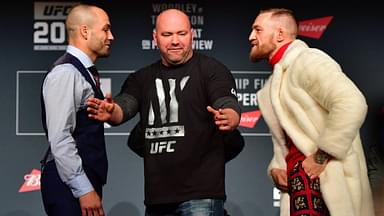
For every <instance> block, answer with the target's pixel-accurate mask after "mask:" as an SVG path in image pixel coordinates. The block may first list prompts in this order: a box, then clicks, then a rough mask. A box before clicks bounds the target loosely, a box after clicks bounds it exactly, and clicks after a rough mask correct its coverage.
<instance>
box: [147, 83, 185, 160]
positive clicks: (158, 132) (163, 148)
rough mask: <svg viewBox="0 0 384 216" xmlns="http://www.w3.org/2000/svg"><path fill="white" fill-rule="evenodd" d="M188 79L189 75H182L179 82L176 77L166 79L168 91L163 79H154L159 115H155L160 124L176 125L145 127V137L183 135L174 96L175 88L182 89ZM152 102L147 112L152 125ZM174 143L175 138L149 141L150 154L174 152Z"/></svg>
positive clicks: (153, 121) (154, 117)
mask: <svg viewBox="0 0 384 216" xmlns="http://www.w3.org/2000/svg"><path fill="white" fill-rule="evenodd" d="M188 80H189V76H186V77H183V78H182V79H181V81H180V83H176V79H168V80H166V81H167V82H168V85H169V91H168V92H166V91H165V88H164V85H163V81H162V80H161V79H159V78H156V80H155V86H156V96H157V97H156V98H157V100H158V101H157V102H158V104H159V107H158V108H159V111H160V116H157V118H159V120H160V121H161V124H162V125H165V124H167V123H176V125H172V126H164V127H152V128H146V129H145V138H146V139H158V138H172V137H183V136H184V134H185V132H184V125H177V123H178V122H179V102H178V101H177V98H176V88H180V92H181V91H183V89H184V87H185V85H186V84H187V82H188ZM177 84H178V85H177ZM166 94H168V96H169V98H170V100H169V104H168V106H167V104H166V103H167V101H166V100H165V99H166ZM153 104H154V103H153V102H151V104H150V108H149V112H148V125H149V126H154V124H155V119H156V116H155V112H154V108H153ZM167 107H169V108H167ZM175 144H176V141H175V140H168V141H160V142H159V141H155V142H151V149H150V154H161V153H165V152H167V153H171V152H174V151H175V149H174V145H175Z"/></svg>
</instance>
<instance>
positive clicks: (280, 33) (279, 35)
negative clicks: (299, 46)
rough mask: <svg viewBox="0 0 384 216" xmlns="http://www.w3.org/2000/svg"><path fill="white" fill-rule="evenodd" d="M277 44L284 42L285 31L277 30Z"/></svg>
mask: <svg viewBox="0 0 384 216" xmlns="http://www.w3.org/2000/svg"><path fill="white" fill-rule="evenodd" d="M276 40H277V42H279V43H280V42H282V41H284V30H283V29H282V28H278V29H277V37H276Z"/></svg>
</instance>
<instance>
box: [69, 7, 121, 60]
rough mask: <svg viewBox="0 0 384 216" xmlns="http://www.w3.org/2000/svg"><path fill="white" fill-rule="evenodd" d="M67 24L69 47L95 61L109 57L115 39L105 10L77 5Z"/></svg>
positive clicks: (71, 12)
mask: <svg viewBox="0 0 384 216" xmlns="http://www.w3.org/2000/svg"><path fill="white" fill-rule="evenodd" d="M65 24H66V28H67V34H68V44H69V45H71V46H74V47H76V48H78V49H80V50H81V51H83V52H84V53H85V54H87V55H88V56H89V57H90V58H91V60H93V61H95V60H96V59H97V58H98V57H106V56H108V55H109V50H110V46H111V42H112V40H113V39H114V38H113V35H112V32H111V23H110V21H109V17H108V14H107V13H106V12H105V11H104V10H103V9H101V8H99V7H96V6H92V5H84V4H80V5H77V6H75V7H73V8H72V10H71V11H70V13H69V14H68V16H67V20H66V23H65Z"/></svg>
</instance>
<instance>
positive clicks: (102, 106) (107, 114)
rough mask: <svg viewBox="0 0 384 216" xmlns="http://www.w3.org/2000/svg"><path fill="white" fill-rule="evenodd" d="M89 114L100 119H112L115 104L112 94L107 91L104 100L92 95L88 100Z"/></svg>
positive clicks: (104, 120)
mask: <svg viewBox="0 0 384 216" xmlns="http://www.w3.org/2000/svg"><path fill="white" fill-rule="evenodd" d="M87 106H88V107H87V111H88V113H89V114H88V116H89V117H90V118H92V119H96V120H99V121H103V122H106V121H110V120H111V118H112V112H113V110H114V108H115V104H114V103H113V100H112V94H111V93H107V94H106V96H105V99H104V100H100V99H98V98H94V97H91V98H89V99H88V100H87Z"/></svg>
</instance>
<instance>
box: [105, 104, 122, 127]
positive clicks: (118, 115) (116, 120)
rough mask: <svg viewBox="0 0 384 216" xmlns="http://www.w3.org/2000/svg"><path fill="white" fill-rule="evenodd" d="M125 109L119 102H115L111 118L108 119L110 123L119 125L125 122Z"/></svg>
mask: <svg viewBox="0 0 384 216" xmlns="http://www.w3.org/2000/svg"><path fill="white" fill-rule="evenodd" d="M123 116H124V114H123V110H122V109H121V107H120V106H119V104H117V103H113V110H112V113H111V119H110V120H109V121H108V123H109V124H110V125H119V124H121V123H122V122H123Z"/></svg>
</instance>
